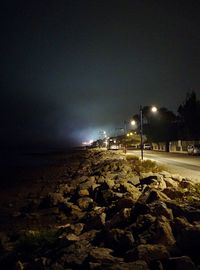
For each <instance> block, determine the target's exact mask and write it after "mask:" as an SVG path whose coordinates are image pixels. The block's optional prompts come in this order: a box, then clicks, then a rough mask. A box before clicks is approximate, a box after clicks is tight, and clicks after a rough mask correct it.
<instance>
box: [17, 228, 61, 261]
mask: <svg viewBox="0 0 200 270" xmlns="http://www.w3.org/2000/svg"><path fill="white" fill-rule="evenodd" d="M59 235H60V231H59V230H55V229H46V230H41V231H28V232H26V233H25V234H24V235H23V236H21V237H20V239H19V240H18V241H17V243H16V247H15V248H16V249H15V250H16V251H17V253H18V255H19V256H20V258H21V259H25V260H31V259H33V258H35V257H37V256H44V255H45V254H46V252H48V250H50V249H52V248H53V247H55V244H56V243H57V241H58V237H59Z"/></svg>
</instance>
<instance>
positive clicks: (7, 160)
mask: <svg viewBox="0 0 200 270" xmlns="http://www.w3.org/2000/svg"><path fill="white" fill-rule="evenodd" d="M71 151H72V150H71V149H65V150H64V149H61V148H59V149H58V148H45V149H41V148H40V149H37V150H36V149H35V148H34V149H20V150H18V149H3V150H2V151H1V152H0V184H1V185H2V184H3V185H7V184H9V183H12V182H13V183H14V182H15V181H17V179H18V178H19V176H20V174H19V172H21V171H23V170H30V171H31V170H35V169H37V168H43V167H45V166H48V165H51V164H55V163H57V162H61V161H62V160H63V159H64V158H65V156H67V154H68V153H70V152H71Z"/></svg>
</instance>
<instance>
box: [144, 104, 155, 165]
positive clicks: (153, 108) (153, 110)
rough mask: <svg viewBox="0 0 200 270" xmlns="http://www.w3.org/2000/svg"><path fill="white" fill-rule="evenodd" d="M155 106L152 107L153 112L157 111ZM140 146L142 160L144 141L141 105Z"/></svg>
mask: <svg viewBox="0 0 200 270" xmlns="http://www.w3.org/2000/svg"><path fill="white" fill-rule="evenodd" d="M157 110H158V109H157V108H156V107H155V106H152V107H151V111H152V112H153V113H156V112H157ZM140 148H141V160H143V158H144V143H143V107H142V106H141V105H140Z"/></svg>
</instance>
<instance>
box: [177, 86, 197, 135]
mask: <svg viewBox="0 0 200 270" xmlns="http://www.w3.org/2000/svg"><path fill="white" fill-rule="evenodd" d="M178 116H179V128H180V131H181V132H180V138H181V139H185V140H198V139H200V101H199V100H198V99H197V96H196V93H195V92H194V91H192V92H188V93H187V94H186V99H185V101H184V102H183V103H182V104H181V105H180V106H179V108H178Z"/></svg>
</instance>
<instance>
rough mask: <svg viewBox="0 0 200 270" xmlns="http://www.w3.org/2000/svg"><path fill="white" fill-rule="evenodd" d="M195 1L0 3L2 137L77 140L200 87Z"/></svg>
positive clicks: (171, 104) (173, 103)
mask: <svg viewBox="0 0 200 270" xmlns="http://www.w3.org/2000/svg"><path fill="white" fill-rule="evenodd" d="M199 14H200V4H199V1H198V0H196V1H192V0H190V1H183V0H181V1H176V0H174V1H171V2H170V1H160V0H159V1H156V0H148V1H143V0H130V1H126V0H123V1H122V0H121V1H117V0H115V1H112V0H111V1H109V0H107V1H103V0H102V1H101V0H99V1H98V0H91V1H87V0H79V1H78V0H57V1H56V0H54V1H50V0H40V1H39V0H38V1H37V0H35V1H33V0H29V1H21V0H18V1H7V3H6V6H5V5H4V6H3V5H2V6H1V19H0V20H1V43H0V57H1V61H0V87H1V99H0V106H1V114H0V120H1V126H0V127H1V128H0V138H1V143H3V144H6V143H10V144H11V142H12V144H15V143H20V142H23V143H34V142H40V143H43V144H46V143H49V142H59V143H67V142H70V141H74V142H81V141H83V140H88V139H96V138H98V137H99V134H100V131H102V130H106V131H107V132H110V131H112V132H114V131H115V128H117V127H121V126H123V121H124V120H125V119H126V120H128V119H130V118H131V116H132V115H133V114H135V113H137V112H138V108H139V105H140V104H142V105H151V104H154V105H157V106H158V107H162V106H164V107H167V108H168V109H170V110H173V111H174V112H176V110H177V108H178V106H179V105H180V103H182V102H183V101H184V99H185V95H186V92H187V91H188V90H189V89H193V90H195V91H196V93H197V96H198V97H199V95H200V16H199Z"/></svg>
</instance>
